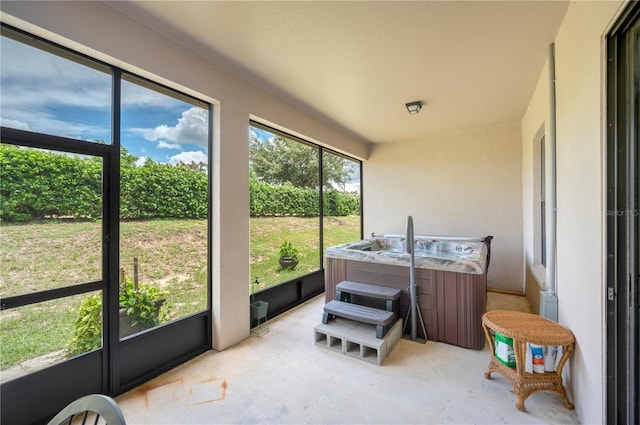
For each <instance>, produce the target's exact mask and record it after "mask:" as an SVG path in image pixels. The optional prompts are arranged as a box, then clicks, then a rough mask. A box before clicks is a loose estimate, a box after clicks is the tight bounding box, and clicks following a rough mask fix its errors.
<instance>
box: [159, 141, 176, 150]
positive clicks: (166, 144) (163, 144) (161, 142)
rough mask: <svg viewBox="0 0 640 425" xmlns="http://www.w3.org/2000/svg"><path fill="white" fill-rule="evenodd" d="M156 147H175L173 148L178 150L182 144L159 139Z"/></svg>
mask: <svg viewBox="0 0 640 425" xmlns="http://www.w3.org/2000/svg"><path fill="white" fill-rule="evenodd" d="M158 149H175V150H180V149H182V146H181V145H180V143H167V142H165V141H164V140H160V141H159V142H158Z"/></svg>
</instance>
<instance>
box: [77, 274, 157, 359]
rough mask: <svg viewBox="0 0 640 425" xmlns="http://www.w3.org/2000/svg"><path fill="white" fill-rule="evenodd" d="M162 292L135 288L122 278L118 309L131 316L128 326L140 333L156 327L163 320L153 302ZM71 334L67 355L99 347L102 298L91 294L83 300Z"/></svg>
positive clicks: (142, 287) (150, 288)
mask: <svg viewBox="0 0 640 425" xmlns="http://www.w3.org/2000/svg"><path fill="white" fill-rule="evenodd" d="M165 295H166V293H165V292H164V291H161V290H159V289H157V288H154V287H151V286H148V285H140V286H139V287H138V289H135V287H134V284H133V281H132V280H131V279H126V283H125V285H124V287H123V288H121V292H120V305H119V307H120V308H121V309H125V312H126V314H127V316H131V317H132V319H133V320H132V322H131V324H132V326H139V327H140V329H141V330H144V329H150V328H152V327H154V326H157V325H159V324H160V322H161V321H162V320H163V319H164V315H163V314H162V313H161V311H160V308H158V307H157V306H156V300H158V299H160V298H162V297H163V296H165ZM74 326H75V332H74V335H73V338H72V339H71V343H70V344H69V347H68V348H69V351H70V352H71V354H74V355H75V354H81V353H86V352H87V351H91V350H95V349H98V348H100V346H101V345H102V296H101V295H100V294H95V295H92V296H90V297H88V298H86V299H85V300H84V301H83V302H82V305H81V306H80V309H79V311H78V317H77V319H76V321H75V322H74Z"/></svg>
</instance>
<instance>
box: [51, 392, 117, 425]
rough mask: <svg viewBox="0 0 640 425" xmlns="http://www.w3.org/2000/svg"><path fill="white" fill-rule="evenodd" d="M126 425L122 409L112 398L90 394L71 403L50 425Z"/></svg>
mask: <svg viewBox="0 0 640 425" xmlns="http://www.w3.org/2000/svg"><path fill="white" fill-rule="evenodd" d="M89 423H90V424H94V425H96V424H99V423H100V424H106V425H126V422H125V420H124V416H123V415H122V411H121V410H120V407H119V406H118V404H117V403H116V402H115V400H114V399H112V398H111V397H107V396H106V395H102V394H90V395H87V396H84V397H81V398H79V399H77V400H75V401H73V402H71V403H70V404H69V405H68V406H67V407H65V408H64V409H62V410H61V411H60V413H58V414H57V415H55V416H54V417H53V419H51V420H50V421H49V424H48V425H64V424H66V425H72V424H73V425H76V424H82V425H85V424H89Z"/></svg>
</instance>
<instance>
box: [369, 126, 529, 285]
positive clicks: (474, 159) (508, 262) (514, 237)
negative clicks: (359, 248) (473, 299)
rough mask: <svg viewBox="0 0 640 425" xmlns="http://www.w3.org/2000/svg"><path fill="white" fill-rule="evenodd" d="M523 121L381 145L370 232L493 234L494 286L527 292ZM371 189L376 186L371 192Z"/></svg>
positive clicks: (373, 168) (373, 177) (372, 182)
mask: <svg viewBox="0 0 640 425" xmlns="http://www.w3.org/2000/svg"><path fill="white" fill-rule="evenodd" d="M520 139H521V135H520V126H519V125H518V124H517V123H513V124H504V125H496V126H491V127H485V128H479V129H473V130H465V131H456V132H449V133H445V134H441V135H433V136H426V137H424V138H423V139H422V140H419V141H416V142H415V143H413V142H412V143H386V144H381V145H374V146H373V147H372V149H371V154H370V156H369V160H368V161H367V162H365V163H364V167H363V168H364V170H363V182H364V187H363V195H364V234H365V235H370V234H371V233H372V232H376V233H399V234H404V232H405V227H406V221H407V216H409V215H411V216H413V222H414V229H415V233H416V234H423V235H447V236H478V237H482V236H487V235H493V236H494V237H495V239H494V240H493V242H492V245H491V249H492V251H491V265H490V266H489V275H488V283H487V286H488V287H489V288H494V289H502V290H508V291H515V292H519V293H522V292H524V283H523V259H522V194H521V192H522V184H521V174H522V173H521V163H522V161H521V156H522V154H521V149H522V145H521V144H520ZM370 188H371V189H370Z"/></svg>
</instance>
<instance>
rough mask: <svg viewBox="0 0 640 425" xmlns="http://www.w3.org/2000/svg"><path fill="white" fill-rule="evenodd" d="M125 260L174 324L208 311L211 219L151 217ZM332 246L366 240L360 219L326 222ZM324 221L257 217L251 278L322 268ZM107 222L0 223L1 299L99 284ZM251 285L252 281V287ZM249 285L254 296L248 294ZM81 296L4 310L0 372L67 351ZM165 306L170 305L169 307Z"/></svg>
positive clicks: (124, 249)
mask: <svg viewBox="0 0 640 425" xmlns="http://www.w3.org/2000/svg"><path fill="white" fill-rule="evenodd" d="M120 233H121V249H120V263H121V266H123V267H124V268H125V273H126V274H127V276H129V277H132V276H133V258H134V257H138V260H139V264H140V267H139V281H140V282H141V283H147V284H151V285H153V286H156V287H159V288H161V289H163V290H165V291H167V292H168V293H169V295H168V296H167V303H166V305H167V308H168V314H169V320H174V319H176V318H179V317H183V316H185V315H188V314H191V313H194V312H197V311H200V310H202V309H204V308H206V300H207V296H206V295H207V293H206V282H207V263H206V260H207V236H206V235H207V223H206V220H153V221H133V222H124V223H122V224H121V229H120ZM324 237H325V241H326V242H325V244H326V246H327V247H328V246H331V245H336V244H339V243H344V242H348V241H352V240H357V239H360V217H358V216H352V217H327V218H325V226H324ZM285 239H287V240H290V241H291V242H292V243H293V244H294V245H295V246H296V247H297V248H298V249H299V251H300V263H299V265H298V266H297V267H296V268H295V270H282V269H281V268H280V266H279V264H278V258H279V254H278V250H279V247H280V244H281V243H282V241H283V240H285ZM317 241H318V218H295V217H279V218H252V219H251V249H250V252H251V265H250V269H251V272H250V273H251V275H250V277H251V279H252V280H253V279H255V278H258V279H259V281H260V287H259V288H255V290H259V289H263V288H265V287H267V286H271V285H274V284H277V283H279V282H284V281H286V280H289V279H293V278H295V277H296V276H300V275H302V274H306V273H308V272H311V271H314V270H317V269H318V268H319V264H320V252H321V250H320V247H319V246H318V242H317ZM101 262H102V249H101V224H100V223H92V222H71V221H57V222H44V223H31V224H21V225H6V224H5V225H2V226H0V293H1V296H2V297H3V298H4V297H8V296H12V295H18V294H25V293H29V292H35V291H41V290H45V289H53V288H60V287H64V286H69V285H74V284H78V283H83V282H91V281H97V280H100V278H101V270H102V264H101ZM247 285H248V286H249V287H250V282H247ZM249 290H250V289H249V288H248V292H247V293H249ZM87 296H89V295H87V294H84V295H78V296H74V297H67V298H62V299H58V300H54V301H50V302H46V303H39V304H35V305H30V306H25V307H20V308H16V309H10V310H3V311H2V312H0V370H5V369H7V368H9V367H11V366H14V365H16V364H18V363H21V362H24V361H25V360H28V359H32V358H35V357H38V356H41V355H44V354H47V353H51V352H57V351H60V350H65V349H66V347H67V345H68V343H69V341H70V340H71V338H72V337H73V332H74V326H73V322H74V320H75V318H76V314H77V310H78V308H79V307H80V304H81V303H82V300H83V299H84V298H85V297H87ZM163 308H164V307H163Z"/></svg>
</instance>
